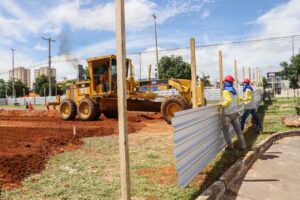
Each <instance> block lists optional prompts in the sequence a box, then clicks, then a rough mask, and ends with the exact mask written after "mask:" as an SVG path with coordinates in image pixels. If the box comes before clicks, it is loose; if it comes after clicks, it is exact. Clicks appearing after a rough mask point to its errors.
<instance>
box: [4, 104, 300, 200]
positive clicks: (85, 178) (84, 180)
mask: <svg viewBox="0 0 300 200" xmlns="http://www.w3.org/2000/svg"><path fill="white" fill-rule="evenodd" d="M290 102H292V100H291V99H277V100H275V102H274V104H273V105H269V106H266V105H265V106H261V107H260V109H259V115H260V117H261V118H262V120H263V123H264V134H262V135H256V134H254V131H253V130H254V129H253V128H252V125H251V124H249V126H248V127H247V130H246V131H245V136H246V140H247V144H248V147H251V146H252V145H254V144H255V143H256V142H258V141H260V140H262V139H264V138H265V137H267V136H268V135H269V134H272V133H275V132H277V131H282V130H291V129H292V128H288V127H285V126H284V124H283V123H282V117H283V116H285V115H287V114H293V113H294V112H295V111H294V109H293V107H291V106H288V105H291V104H290ZM128 122H129V132H130V134H129V147H130V167H131V168H130V169H131V194H132V199H151V200H153V199H195V198H196V197H197V196H198V195H199V194H200V193H201V191H203V190H204V189H205V188H207V187H208V186H209V185H210V184H211V183H212V182H213V181H215V180H217V179H218V178H219V177H220V175H221V174H222V173H223V172H224V171H225V170H226V169H228V168H229V167H230V166H231V165H232V164H233V163H234V162H235V161H236V160H237V159H238V158H240V157H241V156H243V155H244V153H245V152H242V151H240V150H239V149H238V148H236V149H235V150H233V151H230V152H221V153H220V154H219V155H218V156H217V157H216V158H215V159H214V160H213V161H212V162H211V163H210V164H209V165H208V166H207V167H206V168H205V169H204V170H203V171H202V172H201V173H200V174H199V175H198V176H197V177H196V178H195V179H194V180H193V182H192V183H191V184H190V185H189V186H188V187H186V188H184V189H180V188H179V187H178V186H177V184H176V178H177V175H176V170H175V158H174V154H173V150H174V146H173V135H172V132H173V129H172V127H171V126H170V125H168V124H167V123H166V122H164V121H163V119H162V118H161V116H160V114H155V113H129V117H128ZM74 127H75V129H76V134H75V135H74ZM0 130H1V131H0V186H1V188H2V190H1V199H99V198H100V199H118V198H119V196H120V175H119V150H118V148H119V145H118V136H117V134H118V121H117V120H116V119H106V118H105V117H104V116H102V117H100V119H99V120H98V121H93V122H82V121H79V120H76V121H62V120H61V119H60V118H59V115H58V113H57V112H55V111H50V112H48V111H47V110H41V109H39V110H35V111H31V112H30V111H24V110H14V109H13V110H12V109H7V108H5V109H2V110H0ZM235 146H236V147H238V143H236V142H235Z"/></svg>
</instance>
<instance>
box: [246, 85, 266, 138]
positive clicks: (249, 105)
mask: <svg viewBox="0 0 300 200" xmlns="http://www.w3.org/2000/svg"><path fill="white" fill-rule="evenodd" d="M243 92H244V98H242V100H243V101H244V102H245V103H244V104H245V110H244V113H243V116H242V119H241V129H242V130H244V126H245V123H246V120H247V118H248V117H249V115H250V114H251V115H252V118H253V120H254V122H255V124H256V129H257V133H261V132H262V125H261V123H260V120H259V118H258V116H257V114H256V106H255V102H254V93H253V88H252V87H251V85H250V80H249V79H245V80H244V87H243Z"/></svg>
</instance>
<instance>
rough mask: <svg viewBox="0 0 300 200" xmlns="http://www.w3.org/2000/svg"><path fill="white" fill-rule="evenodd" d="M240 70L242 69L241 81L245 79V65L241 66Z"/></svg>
mask: <svg viewBox="0 0 300 200" xmlns="http://www.w3.org/2000/svg"><path fill="white" fill-rule="evenodd" d="M242 70H243V71H242V79H243V80H242V81H244V80H245V67H243V68H242Z"/></svg>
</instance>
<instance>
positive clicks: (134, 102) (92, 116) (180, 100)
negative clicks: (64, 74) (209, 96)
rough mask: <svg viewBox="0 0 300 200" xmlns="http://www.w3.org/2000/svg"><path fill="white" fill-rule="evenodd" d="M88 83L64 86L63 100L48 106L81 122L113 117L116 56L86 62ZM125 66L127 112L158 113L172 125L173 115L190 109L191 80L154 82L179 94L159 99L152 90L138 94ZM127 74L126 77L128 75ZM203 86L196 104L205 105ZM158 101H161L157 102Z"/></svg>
mask: <svg viewBox="0 0 300 200" xmlns="http://www.w3.org/2000/svg"><path fill="white" fill-rule="evenodd" d="M87 63H88V71H89V76H90V77H89V80H87V81H78V82H76V83H74V84H72V83H71V84H69V85H67V90H66V99H64V100H63V101H61V102H60V103H59V101H57V102H56V103H50V104H51V105H55V104H56V105H59V104H60V109H59V111H60V113H61V117H62V119H64V120H74V119H75V118H76V116H77V115H78V116H79V118H80V119H81V120H85V121H90V120H96V119H98V118H99V116H100V114H101V113H103V114H104V115H105V116H106V117H116V116H117V112H118V106H117V63H116V56H115V55H109V56H103V57H96V58H89V59H87ZM126 64H127V74H126V77H127V80H126V91H127V109H128V110H129V111H145V112H161V114H162V116H163V117H164V119H165V120H166V121H167V122H168V123H171V119H172V117H173V116H174V113H175V112H177V111H180V110H185V109H188V108H190V107H191V105H192V103H191V96H192V95H191V88H190V86H191V81H190V80H183V79H170V80H156V81H153V80H152V81H151V83H152V84H156V82H158V83H159V82H161V83H163V84H165V85H167V87H168V88H175V89H176V90H178V92H179V94H178V95H173V96H162V95H157V94H155V93H153V92H151V91H146V92H143V91H140V83H139V82H138V81H136V80H134V78H133V69H132V68H133V67H132V64H131V60H130V59H126ZM128 72H129V74H128ZM203 89H204V84H203V83H201V84H199V86H198V87H197V97H198V98H197V100H198V105H199V106H201V105H204V104H205V102H204V94H203ZM159 99H160V100H159Z"/></svg>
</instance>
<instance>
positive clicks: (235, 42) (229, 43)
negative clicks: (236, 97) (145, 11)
mask: <svg viewBox="0 0 300 200" xmlns="http://www.w3.org/2000/svg"><path fill="white" fill-rule="evenodd" d="M299 37H300V34H299V35H289V36H282V37H270V38H261V39H251V40H243V41H233V42H223V43H214V44H207V45H198V46H196V48H206V47H216V46H224V45H234V44H251V43H263V42H270V41H282V40H286V39H292V38H294V39H297V38H299ZM184 49H189V47H183V48H169V49H163V50H159V51H160V52H166V51H175V50H184ZM154 52H155V50H154V51H145V52H133V53H128V54H127V55H131V56H133V55H140V54H141V55H142V54H147V53H154ZM86 59H87V57H81V58H72V59H64V60H52V63H60V62H72V61H80V60H86ZM47 63H48V62H42V63H38V64H34V65H31V66H29V67H27V68H28V69H32V68H36V67H39V66H42V65H45V64H47ZM7 73H9V71H6V72H0V75H1V74H7Z"/></svg>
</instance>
